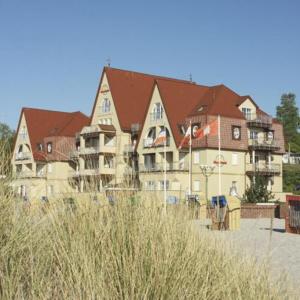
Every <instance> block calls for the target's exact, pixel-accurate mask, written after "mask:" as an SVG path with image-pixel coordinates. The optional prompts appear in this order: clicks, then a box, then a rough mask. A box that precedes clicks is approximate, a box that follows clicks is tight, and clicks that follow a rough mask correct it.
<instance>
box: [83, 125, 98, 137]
mask: <svg viewBox="0 0 300 300" xmlns="http://www.w3.org/2000/svg"><path fill="white" fill-rule="evenodd" d="M99 133H100V128H99V126H98V125H93V126H86V127H83V129H82V130H81V132H80V134H81V135H95V136H99Z"/></svg>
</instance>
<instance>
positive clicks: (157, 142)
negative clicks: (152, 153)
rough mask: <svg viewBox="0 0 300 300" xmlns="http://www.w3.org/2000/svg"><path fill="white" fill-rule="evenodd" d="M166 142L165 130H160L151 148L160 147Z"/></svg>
mask: <svg viewBox="0 0 300 300" xmlns="http://www.w3.org/2000/svg"><path fill="white" fill-rule="evenodd" d="M166 141H167V133H166V129H162V130H161V131H160V133H159V134H158V137H157V138H156V139H155V140H154V142H153V146H161V145H164V143H165V142H166Z"/></svg>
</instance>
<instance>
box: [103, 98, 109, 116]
mask: <svg viewBox="0 0 300 300" xmlns="http://www.w3.org/2000/svg"><path fill="white" fill-rule="evenodd" d="M101 110H102V112H103V113H108V112H110V101H109V99H108V98H104V99H103V102H102V108H101Z"/></svg>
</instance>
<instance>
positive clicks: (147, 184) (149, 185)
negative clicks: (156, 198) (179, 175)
mask: <svg viewBox="0 0 300 300" xmlns="http://www.w3.org/2000/svg"><path fill="white" fill-rule="evenodd" d="M145 190H151V191H154V190H155V181H153V180H150V181H145Z"/></svg>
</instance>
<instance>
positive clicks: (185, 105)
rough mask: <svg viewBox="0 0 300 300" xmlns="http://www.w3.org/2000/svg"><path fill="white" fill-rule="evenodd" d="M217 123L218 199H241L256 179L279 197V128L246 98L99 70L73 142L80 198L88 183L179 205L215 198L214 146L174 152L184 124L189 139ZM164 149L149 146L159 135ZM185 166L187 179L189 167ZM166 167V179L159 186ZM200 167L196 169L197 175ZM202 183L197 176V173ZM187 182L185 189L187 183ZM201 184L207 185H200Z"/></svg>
mask: <svg viewBox="0 0 300 300" xmlns="http://www.w3.org/2000/svg"><path fill="white" fill-rule="evenodd" d="M218 115H220V118H221V146H222V159H223V160H224V163H226V164H224V165H223V166H222V193H224V194H228V193H229V192H230V190H232V189H234V190H235V191H236V192H237V193H238V194H239V195H243V193H244V191H245V188H246V187H247V185H250V183H251V180H252V179H253V178H254V177H255V176H258V175H261V176H265V177H266V179H267V182H268V189H269V190H272V191H273V193H274V194H276V195H277V197H280V194H281V193H282V154H283V153H284V137H283V130H282V125H281V124H279V123H278V122H277V121H276V120H275V119H272V117H271V116H269V115H267V114H266V113H264V112H263V111H262V110H261V109H260V108H259V107H258V105H257V104H256V103H255V102H254V100H253V99H252V98H251V97H250V96H240V95H238V94H237V93H235V92H234V91H232V90H231V89H229V88H228V87H226V86H224V85H218V86H213V87H207V86H202V85H198V84H196V83H194V82H190V81H184V80H177V79H172V78H165V77H160V76H153V75H147V74H142V73H137V72H131V71H124V70H119V69H114V68H110V67H106V68H104V69H103V73H102V76H101V80H100V83H99V87H98V91H97V94H96V99H95V103H94V108H93V112H92V115H91V122H90V124H89V126H86V127H84V128H83V130H82V131H81V133H80V140H79V141H78V151H77V152H76V154H75V155H76V159H77V160H78V165H79V168H78V171H77V172H75V173H74V178H75V180H77V184H78V189H79V191H83V192H84V191H86V190H88V189H89V188H90V184H92V185H93V186H96V188H97V189H98V190H99V191H102V190H103V188H105V187H110V186H111V187H116V186H127V185H128V184H129V185H135V186H136V185H137V184H138V185H139V186H140V187H141V188H142V189H145V190H151V191H162V190H163V189H164V186H165V185H166V188H167V190H168V194H169V195H175V196H178V197H180V198H183V197H184V196H185V194H186V193H187V192H188V189H189V187H190V185H191V189H192V193H193V194H195V193H200V192H205V191H207V193H208V197H210V196H212V195H215V194H216V193H217V192H218V191H217V186H218V176H217V167H216V166H215V164H214V163H215V161H216V159H217V155H218V151H217V148H218V140H217V137H216V136H206V137H205V138H203V139H201V140H198V139H193V140H192V155H191V156H192V157H190V154H189V150H188V147H187V146H186V147H183V148H182V149H179V148H180V147H179V145H180V142H181V140H182V139H183V137H184V134H185V131H186V130H187V127H188V125H189V123H190V122H191V123H192V128H193V130H192V132H195V131H196V129H197V128H199V127H201V126H204V125H205V124H208V123H209V122H211V121H212V120H215V119H216V118H217V116H218ZM164 130H166V132H167V143H166V148H164V145H163V143H155V140H156V139H157V137H158V136H159V135H160V133H161V132H162V131H164ZM190 159H191V160H192V176H191V177H189V162H190ZM165 160H166V165H167V166H166V168H167V180H166V182H165V180H164V169H165ZM200 166H201V167H202V170H201V168H200ZM205 166H207V167H209V168H207V169H208V170H209V174H207V175H209V177H208V178H207V180H206V177H205V176H204V175H203V167H205ZM190 182H191V183H190ZM206 185H207V186H206Z"/></svg>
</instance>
